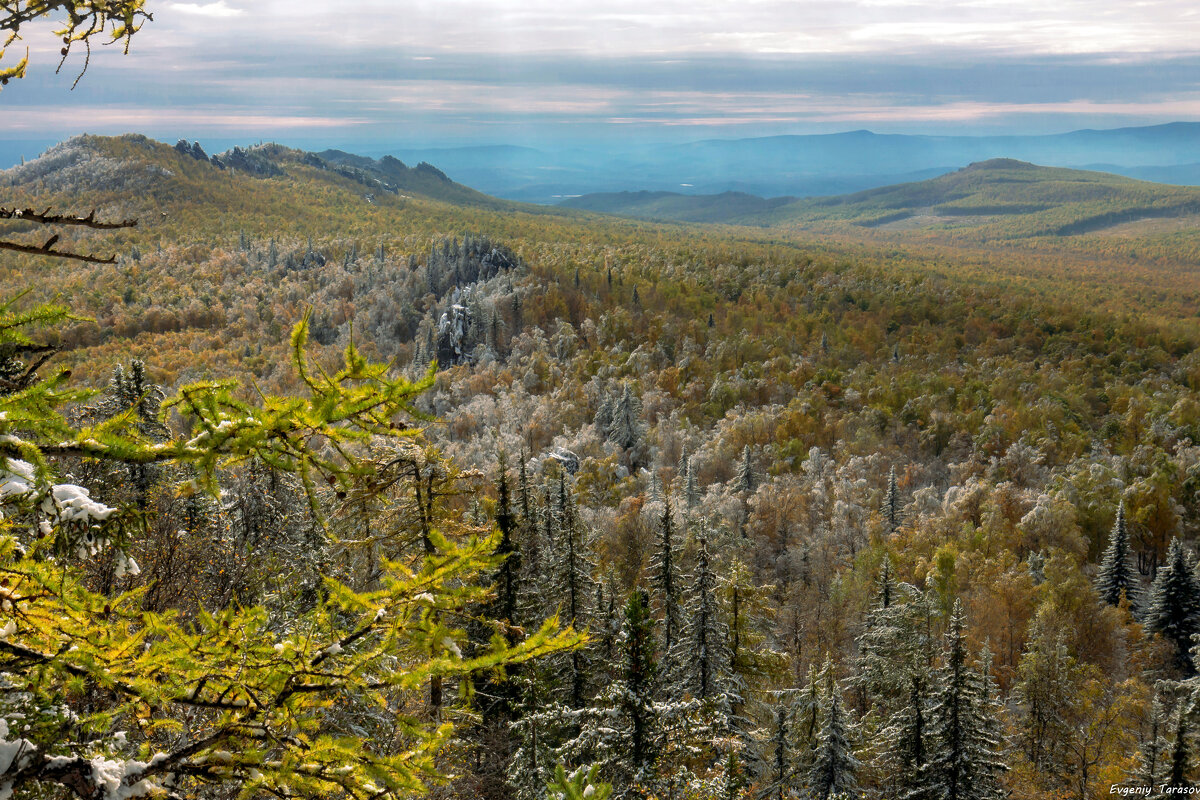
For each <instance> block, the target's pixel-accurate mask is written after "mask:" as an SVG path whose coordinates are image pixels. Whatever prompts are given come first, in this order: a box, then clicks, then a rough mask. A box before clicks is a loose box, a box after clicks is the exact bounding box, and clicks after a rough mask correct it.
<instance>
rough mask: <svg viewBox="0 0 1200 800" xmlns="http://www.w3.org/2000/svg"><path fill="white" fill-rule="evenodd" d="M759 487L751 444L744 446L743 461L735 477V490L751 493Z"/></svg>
mask: <svg viewBox="0 0 1200 800" xmlns="http://www.w3.org/2000/svg"><path fill="white" fill-rule="evenodd" d="M757 488H758V481H757V480H756V478H755V477H754V462H753V461H752V460H751V459H750V445H746V446H745V447H743V448H742V463H741V466H739V467H738V471H737V475H736V476H734V479H733V490H734V491H735V492H738V493H739V494H750V493H751V492H753V491H754V490H755V489H757Z"/></svg>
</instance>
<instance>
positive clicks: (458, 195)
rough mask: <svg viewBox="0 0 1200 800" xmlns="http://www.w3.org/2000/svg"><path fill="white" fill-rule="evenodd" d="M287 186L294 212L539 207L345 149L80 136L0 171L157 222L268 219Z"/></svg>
mask: <svg viewBox="0 0 1200 800" xmlns="http://www.w3.org/2000/svg"><path fill="white" fill-rule="evenodd" d="M253 179H257V183H255V182H254V180H253ZM272 181H273V182H272ZM283 184H289V185H291V186H293V187H297V188H299V187H300V186H301V185H302V186H303V188H302V191H301V194H300V195H299V196H297V197H295V198H293V199H292V200H291V203H290V204H291V205H293V206H295V207H296V208H297V209H299V208H301V207H310V206H313V205H314V204H315V205H320V204H321V201H322V199H327V198H328V196H329V195H330V193H331V192H340V193H342V194H344V195H348V196H356V199H357V200H358V202H360V203H362V204H366V205H372V204H380V203H383V204H385V205H386V204H391V205H393V206H397V205H402V201H404V200H406V199H411V198H414V197H415V198H420V199H423V200H430V201H436V202H442V203H450V204H454V205H457V206H466V207H475V208H489V209H495V210H516V209H521V208H525V209H531V208H533V207H530V206H525V205H524V204H521V203H514V202H510V201H506V200H499V199H497V198H494V197H489V196H488V195H485V194H482V193H480V192H477V191H475V190H474V189H471V188H469V187H466V186H463V185H461V184H458V183H455V182H454V181H452V180H450V178H449V177H447V176H446V175H445V174H444V173H443V172H442V171H441V170H439V169H438V168H437V167H435V166H433V165H431V164H426V163H424V162H422V163H420V164H418V165H416V166H414V167H409V166H406V165H405V164H404V163H402V162H401V161H398V160H397V159H394V158H391V157H388V156H385V157H384V158H382V159H379V160H374V159H369V158H364V157H361V156H354V155H351V154H349V153H344V152H341V151H339V150H326V151H324V152H322V153H307V152H304V151H301V150H294V149H291V148H287V147H283V146H281V145H276V144H259V145H255V146H252V147H246V148H242V147H235V148H233V149H231V150H229V151H227V152H224V153H216V154H212V155H209V154H207V153H205V152H204V150H203V149H202V148H201V147H200V145H199V144H198V143H192V144H190V145H189V144H188V143H187V142H186V141H182V140H181V141H180V142H178V143H177V144H176V145H175V146H174V147H171V146H168V145H166V144H163V143H161V142H156V141H154V140H153V139H148V138H146V137H145V136H139V135H135V134H129V135H126V136H119V137H104V136H89V135H82V136H76V137H74V138H72V139H69V140H67V141H65V142H63V143H61V144H59V145H56V146H55V147H53V148H51V149H50V150H48V151H47V152H45V153H43V154H42V155H41V156H40V157H39V158H37V159H34V160H32V161H29V162H27V163H24V164H22V165H20V166H17V167H12V168H11V169H8V170H5V171H0V186H9V187H13V188H17V189H32V190H36V191H38V192H43V193H51V194H60V195H62V196H64V197H71V198H80V197H87V198H89V199H99V200H105V199H111V200H113V201H115V202H125V203H137V202H141V203H143V204H144V205H145V207H146V208H147V209H150V208H151V207H152V206H153V205H157V212H156V213H162V211H165V210H168V209H171V208H178V209H180V210H183V211H186V210H187V209H188V208H189V207H194V208H200V207H202V206H204V205H205V204H208V203H218V202H219V203H220V204H222V205H224V206H225V207H226V210H227V212H228V213H230V214H231V215H234V216H237V217H238V218H249V219H253V218H254V217H255V216H256V215H255V214H254V213H253V204H255V203H258V204H259V206H260V207H262V208H263V210H267V209H269V213H279V212H280V211H282V210H283V208H282V207H281V200H282V199H283V198H282V197H281V196H272V192H271V189H272V188H275V189H278V188H279V187H280V186H281V185H283ZM234 187H243V188H244V187H253V189H252V190H251V191H249V192H240V194H242V195H243V198H242V199H241V200H240V201H239V200H238V197H237V196H238V194H239V192H238V191H237V190H236V189H234ZM259 195H262V196H261V197H260V196H259ZM318 196H321V197H318Z"/></svg>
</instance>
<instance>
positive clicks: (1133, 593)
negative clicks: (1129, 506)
mask: <svg viewBox="0 0 1200 800" xmlns="http://www.w3.org/2000/svg"><path fill="white" fill-rule="evenodd" d="M1096 591H1097V592H1098V593H1099V595H1100V599H1101V600H1103V601H1104V602H1105V603H1108V604H1109V605H1111V606H1115V605H1120V603H1121V596H1122V595H1124V596H1125V597H1126V598H1127V599H1128V602H1129V606H1130V608H1132V609H1135V610H1136V609H1137V608H1138V607H1139V605H1140V601H1141V593H1142V585H1141V582H1140V581H1139V580H1138V572H1137V567H1136V566H1134V563H1133V555H1132V549H1131V548H1130V543H1129V530H1128V528H1127V527H1126V524H1125V501H1121V504H1120V505H1118V506H1117V520H1116V522H1114V523H1113V529H1112V533H1110V534H1109V536H1108V547H1107V548H1106V549H1105V551H1104V556H1103V557H1102V558H1101V559H1100V570H1099V572H1098V573H1097V575H1096Z"/></svg>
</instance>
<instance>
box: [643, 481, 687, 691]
mask: <svg viewBox="0 0 1200 800" xmlns="http://www.w3.org/2000/svg"><path fill="white" fill-rule="evenodd" d="M678 558H679V545H678V543H677V542H676V541H675V525H674V522H673V520H672V513H671V501H670V500H669V499H668V500H667V502H666V504H665V507H664V509H663V515H662V517H661V518H660V519H659V521H658V531H657V534H656V536H655V547H654V556H653V558H652V560H651V563H650V580H651V584H652V585H653V587H654V593H655V595H656V597H657V600H658V607H659V610H660V614H661V616H662V631H663V632H662V652H663V653H664V654H666V655H667V656H668V657H673V656H675V655H676V652H675V651H674V647H675V643H676V640H677V638H678V636H679V633H680V631H681V628H682V627H683V610H682V609H681V608H680V604H679V599H680V575H679V563H678ZM672 677H674V676H672Z"/></svg>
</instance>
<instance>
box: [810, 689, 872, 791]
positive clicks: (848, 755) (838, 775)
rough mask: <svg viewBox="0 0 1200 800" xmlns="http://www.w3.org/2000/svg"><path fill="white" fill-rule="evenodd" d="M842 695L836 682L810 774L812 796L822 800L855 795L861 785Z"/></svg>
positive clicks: (826, 705)
mask: <svg viewBox="0 0 1200 800" xmlns="http://www.w3.org/2000/svg"><path fill="white" fill-rule="evenodd" d="M840 696H841V692H840V691H839V690H838V688H837V684H836V683H835V684H834V686H833V687H832V688H831V689H830V691H829V692H828V694H827V696H826V698H825V702H824V708H823V709H822V712H821V716H822V718H823V724H822V727H821V733H820V737H819V739H818V744H817V750H816V756H815V759H814V761H813V765H812V768H811V769H810V771H809V774H808V790H809V796H810V797H813V798H819V800H828V798H829V797H831V796H833V795H838V794H842V793H849V792H852V791H853V790H854V789H855V787H856V786H857V784H856V782H855V779H854V776H855V773H856V772H857V770H858V768H859V766H860V765H859V762H858V759H857V758H855V757H854V752H853V749H852V748H851V746H850V739H849V737H848V735H847V731H846V720H845V712H844V711H843V710H842V707H841V697H840Z"/></svg>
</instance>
